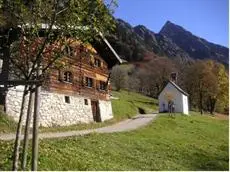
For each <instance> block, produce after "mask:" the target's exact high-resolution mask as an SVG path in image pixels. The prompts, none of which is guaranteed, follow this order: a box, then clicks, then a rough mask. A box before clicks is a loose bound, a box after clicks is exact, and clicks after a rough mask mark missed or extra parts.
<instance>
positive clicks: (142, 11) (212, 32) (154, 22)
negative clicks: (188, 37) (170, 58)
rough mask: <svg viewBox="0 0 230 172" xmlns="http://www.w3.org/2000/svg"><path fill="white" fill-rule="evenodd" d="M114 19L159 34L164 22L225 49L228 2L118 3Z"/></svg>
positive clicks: (128, 0)
mask: <svg viewBox="0 0 230 172" xmlns="http://www.w3.org/2000/svg"><path fill="white" fill-rule="evenodd" d="M117 1H118V8H116V10H115V13H114V16H115V17H116V18H121V19H123V20H125V21H127V22H128V23H130V24H131V25H132V26H136V25H138V24H142V25H145V26H146V27H148V28H149V29H150V30H152V31H154V32H159V31H160V29H161V28H162V26H163V25H164V24H165V22H166V21H167V20H169V21H171V22H173V23H175V24H177V25H180V26H182V27H184V28H185V29H187V30H189V31H190V32H192V33H193V34H194V35H196V36H199V37H202V38H204V39H206V40H208V41H210V42H213V43H217V44H220V45H224V46H227V47H228V8H229V5H228V0H117Z"/></svg>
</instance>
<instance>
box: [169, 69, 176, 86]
mask: <svg viewBox="0 0 230 172" xmlns="http://www.w3.org/2000/svg"><path fill="white" fill-rule="evenodd" d="M170 81H172V82H174V83H177V73H176V72H173V73H171V75H170Z"/></svg>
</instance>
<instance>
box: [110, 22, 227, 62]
mask: <svg viewBox="0 0 230 172" xmlns="http://www.w3.org/2000/svg"><path fill="white" fill-rule="evenodd" d="M116 25H117V27H116V30H115V31H114V33H113V34H110V35H108V36H107V38H108V40H109V41H110V43H111V44H112V46H113V47H114V49H115V50H116V51H117V52H118V54H119V55H120V56H121V58H123V59H125V60H127V61H131V62H132V61H142V60H143V59H145V58H148V57H146V56H152V55H154V54H155V55H159V56H167V57H169V58H180V59H181V60H182V61H185V62H186V61H190V60H196V59H212V60H216V61H218V62H221V63H223V64H225V65H226V64H227V65H228V51H229V49H228V48H227V47H224V46H221V45H217V44H214V43H211V42H208V41H206V40H205V39H203V38H200V37H197V36H195V35H193V34H192V33H191V32H189V31H187V30H186V29H184V28H183V27H181V26H178V25H176V24H174V23H172V22H170V21H167V22H166V23H165V25H164V26H163V27H162V29H161V30H160V32H159V33H155V32H153V31H151V30H149V29H148V28H147V27H145V26H143V25H138V26H135V27H132V26H131V25H130V24H129V23H127V22H125V21H123V20H121V19H117V20H116Z"/></svg>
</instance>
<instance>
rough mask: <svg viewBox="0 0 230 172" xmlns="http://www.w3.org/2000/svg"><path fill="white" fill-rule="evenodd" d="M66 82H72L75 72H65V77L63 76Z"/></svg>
mask: <svg viewBox="0 0 230 172" xmlns="http://www.w3.org/2000/svg"><path fill="white" fill-rule="evenodd" d="M63 79H64V81H65V82H69V83H72V82H73V74H72V73H71V72H69V71H66V72H64V77H63Z"/></svg>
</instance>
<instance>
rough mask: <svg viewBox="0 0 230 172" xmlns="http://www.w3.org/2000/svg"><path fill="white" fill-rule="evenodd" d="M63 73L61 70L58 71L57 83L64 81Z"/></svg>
mask: <svg viewBox="0 0 230 172" xmlns="http://www.w3.org/2000/svg"><path fill="white" fill-rule="evenodd" d="M63 75H64V73H63V72H62V71H61V70H58V80H59V81H61V82H62V81H64V76H63Z"/></svg>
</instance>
